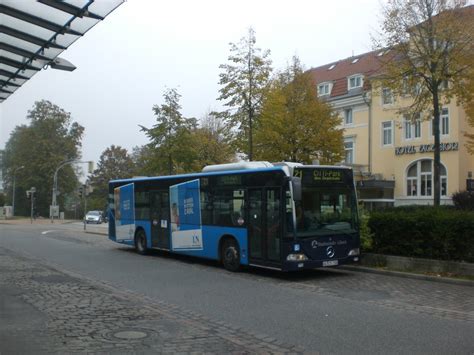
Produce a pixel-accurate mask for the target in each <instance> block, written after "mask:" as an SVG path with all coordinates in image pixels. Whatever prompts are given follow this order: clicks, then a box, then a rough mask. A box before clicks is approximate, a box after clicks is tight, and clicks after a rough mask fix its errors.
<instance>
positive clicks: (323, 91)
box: [318, 83, 332, 96]
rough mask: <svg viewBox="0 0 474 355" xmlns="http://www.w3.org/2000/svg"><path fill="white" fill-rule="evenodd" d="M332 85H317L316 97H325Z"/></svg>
mask: <svg viewBox="0 0 474 355" xmlns="http://www.w3.org/2000/svg"><path fill="white" fill-rule="evenodd" d="M331 88H332V83H321V84H318V96H325V95H329V94H330V93H331Z"/></svg>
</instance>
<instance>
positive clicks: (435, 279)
mask: <svg viewBox="0 0 474 355" xmlns="http://www.w3.org/2000/svg"><path fill="white" fill-rule="evenodd" d="M339 268H340V269H344V270H350V271H356V272H366V273H371V274H379V275H387V276H394V277H402V278H406V279H415V280H425V281H433V282H441V283H447V284H452V285H460V286H469V287H474V281H470V280H462V279H451V278H447V277H436V276H429V275H420V274H412V273H408V272H402V271H392V270H381V269H374V268H370V267H365V266H350V265H342V266H340V267H339Z"/></svg>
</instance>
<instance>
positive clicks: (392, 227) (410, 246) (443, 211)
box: [369, 206, 474, 262]
mask: <svg viewBox="0 0 474 355" xmlns="http://www.w3.org/2000/svg"><path fill="white" fill-rule="evenodd" d="M369 228H370V230H371V231H372V233H373V243H372V251H373V252H375V253H381V254H389V255H400V256H409V257H420V258H430V259H439V260H458V261H466V262H474V212H471V211H460V210H456V209H454V208H449V207H430V206H410V207H401V208H391V209H386V210H383V211H378V212H373V213H372V214H371V216H370V220H369Z"/></svg>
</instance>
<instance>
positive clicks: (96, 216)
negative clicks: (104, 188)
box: [84, 211, 102, 224]
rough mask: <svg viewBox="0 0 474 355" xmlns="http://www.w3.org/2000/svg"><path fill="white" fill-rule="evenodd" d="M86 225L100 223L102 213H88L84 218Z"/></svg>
mask: <svg viewBox="0 0 474 355" xmlns="http://www.w3.org/2000/svg"><path fill="white" fill-rule="evenodd" d="M84 219H85V220H86V223H97V224H101V223H102V213H101V212H100V211H89V212H87V214H86V216H85V217H84Z"/></svg>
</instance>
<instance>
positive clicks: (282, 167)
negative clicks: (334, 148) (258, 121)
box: [109, 162, 352, 183]
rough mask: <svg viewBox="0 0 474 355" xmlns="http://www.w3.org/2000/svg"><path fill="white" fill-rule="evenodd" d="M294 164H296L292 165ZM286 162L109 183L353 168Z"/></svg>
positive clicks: (119, 180)
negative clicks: (307, 169) (296, 169)
mask: <svg viewBox="0 0 474 355" xmlns="http://www.w3.org/2000/svg"><path fill="white" fill-rule="evenodd" d="M290 164H294V165H290ZM290 164H286V163H285V162H281V163H273V166H271V167H268V165H267V167H256V168H247V169H235V170H232V169H230V170H212V171H205V172H199V173H188V174H178V175H163V176H139V177H133V178H128V179H116V180H110V181H109V183H127V182H128V183H130V182H139V181H155V180H167V179H179V178H193V177H196V178H199V177H206V176H216V175H228V174H251V173H259V172H267V171H282V172H283V173H284V174H285V175H287V176H288V174H293V169H295V168H298V169H306V168H309V169H314V168H326V169H329V168H330V169H341V170H352V168H351V167H349V166H344V165H341V166H339V165H302V164H301V165H300V164H298V165H296V164H295V163H290Z"/></svg>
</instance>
